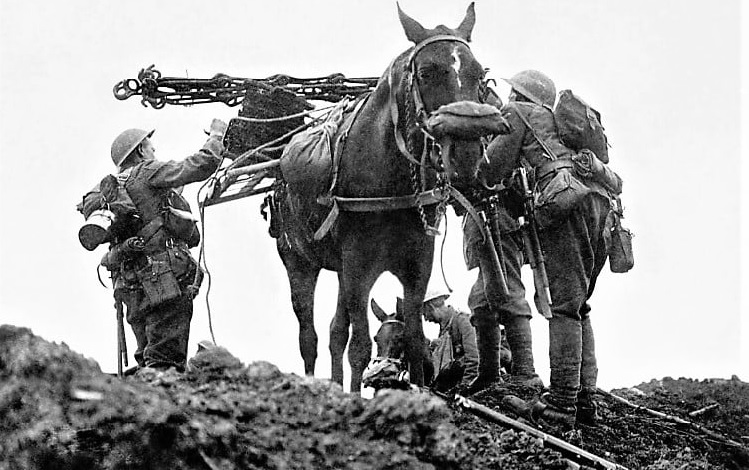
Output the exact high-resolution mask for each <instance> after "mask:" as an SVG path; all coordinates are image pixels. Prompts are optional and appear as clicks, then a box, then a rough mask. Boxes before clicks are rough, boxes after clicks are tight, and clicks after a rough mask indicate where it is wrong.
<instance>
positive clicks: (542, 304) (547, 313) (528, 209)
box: [513, 167, 552, 319]
mask: <svg viewBox="0 0 749 470" xmlns="http://www.w3.org/2000/svg"><path fill="white" fill-rule="evenodd" d="M513 176H514V177H515V179H516V182H517V185H518V186H519V188H520V191H521V192H522V195H523V215H522V216H521V217H519V218H518V222H519V223H520V232H521V234H522V236H523V247H524V249H525V255H526V256H527V257H528V263H529V264H530V265H531V269H532V270H533V284H534V285H535V286H536V298H537V299H538V302H537V305H536V306H537V307H538V309H539V313H540V314H541V315H543V316H544V317H545V318H547V319H549V318H551V305H552V303H551V289H549V276H548V275H547V274H546V261H545V260H544V253H543V250H542V249H541V242H540V241H539V240H538V227H537V226H536V216H535V205H534V202H533V191H531V189H530V185H529V184H528V173H527V171H526V170H525V168H523V167H520V168H518V169H517V170H516V171H515V173H514V174H513Z"/></svg>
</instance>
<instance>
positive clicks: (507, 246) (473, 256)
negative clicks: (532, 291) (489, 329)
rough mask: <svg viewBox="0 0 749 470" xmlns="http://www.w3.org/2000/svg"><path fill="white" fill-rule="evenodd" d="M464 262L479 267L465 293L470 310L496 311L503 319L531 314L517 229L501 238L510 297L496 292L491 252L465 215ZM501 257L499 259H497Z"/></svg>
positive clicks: (500, 319) (497, 290)
mask: <svg viewBox="0 0 749 470" xmlns="http://www.w3.org/2000/svg"><path fill="white" fill-rule="evenodd" d="M463 237H464V244H465V245H466V246H465V250H464V251H465V257H466V265H467V266H468V268H469V269H471V268H472V267H478V268H479V273H478V277H477V279H476V282H475V283H474V284H473V286H472V287H471V292H470V293H469V295H468V308H470V309H471V311H472V312H476V311H491V312H496V313H497V314H498V315H499V316H500V318H498V319H497V320H499V321H502V319H503V318H506V316H526V317H530V316H531V307H530V305H529V304H528V301H527V300H526V299H525V286H523V281H522V279H521V275H520V270H521V268H522V266H523V263H524V256H523V242H522V237H521V236H520V232H518V231H513V232H505V233H502V237H501V242H500V245H501V248H502V257H503V258H504V266H503V267H504V270H505V276H506V281H507V289H508V290H509V294H510V295H509V297H508V298H504V297H503V296H502V294H501V293H500V292H499V284H498V281H497V275H498V273H497V270H496V268H495V267H494V261H493V259H492V256H491V254H490V251H489V250H488V249H487V247H486V246H485V245H484V243H483V240H482V238H481V233H480V232H479V229H478V227H477V225H476V222H474V221H473V219H471V218H470V217H466V220H465V222H464V226H463ZM500 259H501V258H500Z"/></svg>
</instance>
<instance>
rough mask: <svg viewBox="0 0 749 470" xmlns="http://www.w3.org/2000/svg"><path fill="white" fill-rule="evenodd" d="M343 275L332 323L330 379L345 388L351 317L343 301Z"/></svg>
mask: <svg viewBox="0 0 749 470" xmlns="http://www.w3.org/2000/svg"><path fill="white" fill-rule="evenodd" d="M342 277H343V276H342V275H341V273H340V272H339V273H338V303H337V305H336V310H335V315H334V316H333V319H332V320H331V321H330V343H329V346H328V348H329V349H330V369H331V371H330V378H331V380H332V381H333V382H335V383H337V384H339V385H341V386H343V351H345V350H346V345H347V344H348V337H349V324H350V321H349V316H348V312H347V311H346V306H345V305H344V301H343V298H344V296H343V282H342V280H341V279H342Z"/></svg>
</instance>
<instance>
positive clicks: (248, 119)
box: [232, 105, 337, 123]
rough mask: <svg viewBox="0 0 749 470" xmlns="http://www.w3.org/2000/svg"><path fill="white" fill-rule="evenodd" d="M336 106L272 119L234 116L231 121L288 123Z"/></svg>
mask: <svg viewBox="0 0 749 470" xmlns="http://www.w3.org/2000/svg"><path fill="white" fill-rule="evenodd" d="M336 106H337V105H330V106H325V107H324V108H320V109H311V110H309V111H301V112H298V113H296V114H289V115H288V116H280V117H274V118H251V117H244V116H236V117H233V118H232V119H239V120H240V121H247V122H255V123H264V122H282V121H288V120H290V119H295V118H298V117H305V116H310V115H311V114H313V113H316V112H318V111H325V110H327V109H331V108H335V107H336Z"/></svg>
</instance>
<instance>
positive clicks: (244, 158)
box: [227, 111, 330, 169]
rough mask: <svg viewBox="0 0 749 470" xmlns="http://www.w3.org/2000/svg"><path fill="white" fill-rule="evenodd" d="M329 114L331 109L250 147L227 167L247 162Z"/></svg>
mask: <svg viewBox="0 0 749 470" xmlns="http://www.w3.org/2000/svg"><path fill="white" fill-rule="evenodd" d="M327 114H330V111H328V113H326V114H325V115H323V116H318V117H315V118H313V119H312V120H311V121H310V122H308V123H305V124H302V125H301V126H298V127H296V128H295V129H292V130H290V131H289V132H287V133H286V134H284V135H282V136H281V137H279V138H277V139H274V140H271V141H270V142H266V143H264V144H263V145H260V146H258V147H255V148H254V149H250V150H248V151H246V152H245V153H243V154H242V155H240V156H238V157H237V158H236V159H235V160H234V162H232V164H231V165H229V167H228V168H227V169H230V168H235V167H238V166H241V165H240V164H241V163H245V162H246V161H247V160H248V159H249V158H250V157H251V156H252V155H254V154H256V153H258V152H260V151H261V150H264V149H266V148H268V147H270V146H271V145H274V144H277V143H279V142H282V141H283V140H284V139H286V138H288V137H290V136H292V135H294V134H296V133H297V132H300V131H302V130H304V129H306V128H308V127H310V126H312V125H314V124H315V123H317V122H319V121H321V120H322V119H323V118H325V117H327Z"/></svg>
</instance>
